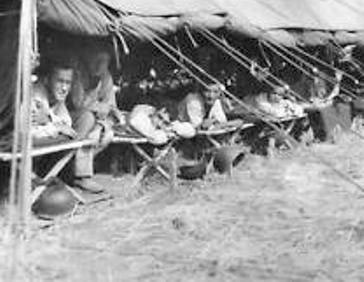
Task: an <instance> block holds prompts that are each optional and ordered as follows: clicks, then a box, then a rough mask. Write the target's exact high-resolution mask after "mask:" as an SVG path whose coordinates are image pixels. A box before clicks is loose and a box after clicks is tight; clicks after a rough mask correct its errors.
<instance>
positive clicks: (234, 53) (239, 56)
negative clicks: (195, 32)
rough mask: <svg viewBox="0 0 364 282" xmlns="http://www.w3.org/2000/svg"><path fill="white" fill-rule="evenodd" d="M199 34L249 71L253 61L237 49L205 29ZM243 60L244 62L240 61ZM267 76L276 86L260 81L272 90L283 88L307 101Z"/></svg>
mask: <svg viewBox="0 0 364 282" xmlns="http://www.w3.org/2000/svg"><path fill="white" fill-rule="evenodd" d="M200 32H201V34H202V35H203V36H204V37H205V38H207V39H208V40H209V41H211V42H212V43H213V44H214V45H215V46H217V47H218V48H219V49H222V50H223V51H224V52H226V53H227V54H228V55H230V57H232V58H233V59H234V60H235V61H236V62H237V63H239V64H240V65H242V66H243V67H244V68H246V69H247V70H249V69H250V66H251V64H252V63H253V60H252V59H250V58H248V57H247V56H245V55H244V54H243V53H242V52H240V51H238V50H237V49H235V48H233V47H232V46H231V45H229V44H228V43H227V42H226V41H223V40H221V39H220V38H218V37H217V36H216V35H214V34H213V33H212V32H210V31H208V30H205V29H201V30H200ZM242 60H244V61H245V62H244V61H242ZM267 75H268V76H269V77H270V78H272V79H273V80H274V81H275V82H276V83H277V84H274V83H272V82H270V81H269V80H268V79H267V78H264V77H263V78H262V80H263V81H264V82H265V83H266V84H267V85H269V86H270V87H272V88H273V89H275V88H276V87H278V86H281V87H282V86H283V87H285V88H286V89H287V90H288V91H289V92H290V93H291V94H293V95H294V96H295V97H296V98H297V99H299V100H302V101H307V100H305V99H304V98H303V97H302V96H301V95H299V94H298V93H297V92H295V91H293V90H292V89H290V88H289V86H288V85H287V83H286V82H285V81H283V80H281V79H279V78H278V77H276V76H275V75H274V74H273V73H271V72H269V71H268V72H267Z"/></svg>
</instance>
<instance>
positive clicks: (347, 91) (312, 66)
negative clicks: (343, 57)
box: [263, 40, 357, 98]
mask: <svg viewBox="0 0 364 282" xmlns="http://www.w3.org/2000/svg"><path fill="white" fill-rule="evenodd" d="M263 42H264V44H265V45H266V46H268V47H269V48H270V49H271V50H272V51H273V52H274V53H276V54H277V55H279V56H280V57H282V58H284V59H285V60H286V61H287V62H289V63H290V64H292V65H294V66H295V67H297V68H298V69H299V70H301V71H302V72H303V73H305V74H306V75H308V76H309V77H311V78H314V76H313V75H312V74H311V73H310V72H309V71H307V70H305V69H304V68H302V67H301V66H300V65H299V64H297V63H295V62H294V61H293V60H292V59H290V58H289V57H288V56H289V55H290V56H292V57H293V58H295V59H296V60H297V61H299V62H301V63H302V64H304V65H305V66H307V67H309V68H311V69H313V68H316V66H314V65H312V64H310V63H309V62H307V61H306V60H304V59H302V58H300V57H299V56H297V55H295V54H293V53H292V52H291V51H289V50H288V49H286V48H285V47H283V46H282V45H280V44H274V43H272V42H268V41H267V40H264V41H263ZM278 49H280V50H282V51H279V50H278ZM297 50H300V49H297ZM301 51H302V50H301ZM283 52H284V53H285V54H287V55H285V54H284V53H283ZM302 52H303V51H302ZM304 54H306V53H305V52H304ZM306 56H310V57H311V58H315V57H314V56H312V55H311V54H306ZM315 59H316V60H318V61H320V60H319V59H317V58H315ZM327 67H329V68H330V69H331V70H335V71H340V72H342V73H343V74H344V75H345V72H344V71H342V70H340V69H338V68H333V67H332V66H331V65H329V64H327ZM346 76H347V77H350V78H351V79H354V80H355V78H353V77H352V76H350V75H349V74H347V75H346ZM321 78H322V79H324V80H325V81H327V82H328V83H330V84H332V85H335V83H336V81H335V80H334V79H331V77H328V76H326V75H325V76H321ZM341 90H342V91H343V92H345V94H346V95H348V96H350V97H351V98H357V96H356V94H355V93H353V92H352V91H350V90H348V89H346V88H345V87H342V88H341Z"/></svg>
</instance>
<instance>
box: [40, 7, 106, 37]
mask: <svg viewBox="0 0 364 282" xmlns="http://www.w3.org/2000/svg"><path fill="white" fill-rule="evenodd" d="M38 18H39V20H40V21H41V22H45V23H47V24H48V25H49V26H51V27H53V28H56V29H60V30H65V31H67V32H70V33H72V34H82V35H88V36H107V35H109V30H108V27H109V26H110V25H111V23H112V22H111V21H110V19H109V18H108V17H107V15H105V13H104V12H103V11H102V9H101V8H100V5H99V4H98V3H96V2H95V1H94V0H77V1H74V0H42V1H38Z"/></svg>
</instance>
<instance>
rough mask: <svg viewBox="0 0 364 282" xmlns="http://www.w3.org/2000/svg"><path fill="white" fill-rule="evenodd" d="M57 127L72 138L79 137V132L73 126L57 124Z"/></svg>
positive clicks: (61, 132) (60, 131)
mask: <svg viewBox="0 0 364 282" xmlns="http://www.w3.org/2000/svg"><path fill="white" fill-rule="evenodd" d="M57 129H58V131H59V133H60V134H63V135H66V136H68V137H70V138H72V139H76V138H77V132H76V131H75V130H74V129H73V128H72V127H69V126H68V125H57Z"/></svg>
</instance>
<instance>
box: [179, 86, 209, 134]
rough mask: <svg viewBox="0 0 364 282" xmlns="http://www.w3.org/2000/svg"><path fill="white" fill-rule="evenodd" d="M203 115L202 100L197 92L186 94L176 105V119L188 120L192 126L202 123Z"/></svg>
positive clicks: (204, 113)
mask: <svg viewBox="0 0 364 282" xmlns="http://www.w3.org/2000/svg"><path fill="white" fill-rule="evenodd" d="M205 115H206V111H205V106H204V100H203V98H202V96H201V95H200V94H198V93H190V94H188V95H187V96H186V97H185V98H184V99H183V100H182V102H180V103H179V105H178V120H179V121H182V122H190V123H191V124H192V125H193V127H194V128H197V127H199V126H201V125H202V123H203V120H204V118H205Z"/></svg>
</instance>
